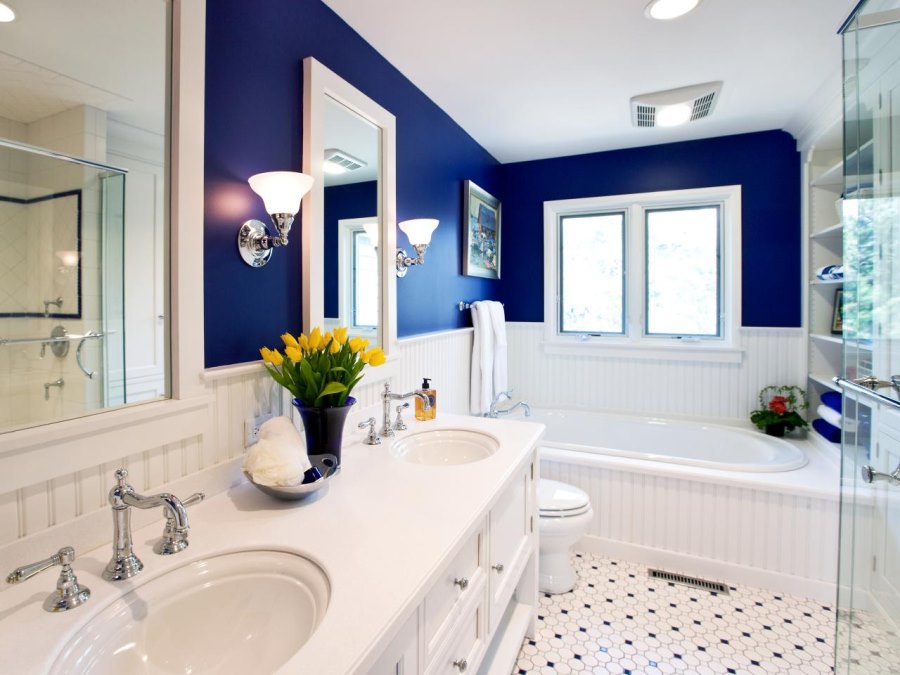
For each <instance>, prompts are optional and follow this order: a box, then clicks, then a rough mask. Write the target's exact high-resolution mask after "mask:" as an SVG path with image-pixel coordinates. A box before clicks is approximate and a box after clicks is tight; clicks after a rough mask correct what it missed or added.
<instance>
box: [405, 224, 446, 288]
mask: <svg viewBox="0 0 900 675" xmlns="http://www.w3.org/2000/svg"><path fill="white" fill-rule="evenodd" d="M438 222H440V221H438V220H436V219H435V218H414V219H413V220H404V221H403V222H402V223H397V227H399V228H400V229H401V230H403V232H404V234H406V237H407V239H409V243H410V244H412V247H413V248H414V249H416V257H415V258H410V257H408V256H407V255H406V251H405V250H403V249H402V248H398V249H397V276H398V277H405V276H406V272H407V271H408V270H409V268H410V267H412V266H413V265H422V264H424V262H425V249H427V248H428V244H430V243H431V233H432V232H434V230H435V228H437V226H438Z"/></svg>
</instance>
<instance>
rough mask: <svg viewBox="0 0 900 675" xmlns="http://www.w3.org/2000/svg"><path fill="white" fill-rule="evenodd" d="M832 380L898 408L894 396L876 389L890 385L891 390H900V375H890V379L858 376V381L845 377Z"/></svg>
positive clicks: (839, 385) (840, 385) (855, 391)
mask: <svg viewBox="0 0 900 675" xmlns="http://www.w3.org/2000/svg"><path fill="white" fill-rule="evenodd" d="M832 382H834V383H835V384H836V385H837V386H838V387H840V388H841V389H848V390H850V391H852V392H854V393H857V394H863V395H865V396H867V397H869V398H874V399H875V400H876V401H878V402H879V403H885V404H887V405H889V406H891V407H892V408H897V409H898V410H900V401H898V400H897V399H896V398H893V397H891V396H888V395H886V394H881V393H879V392H878V391H877V390H878V389H880V388H884V387H892V391H894V392H897V391H900V389H898V387H900V376H896V375H892V376H891V379H890V381H887V380H879V379H877V378H874V377H866V378H860V381H859V382H857V381H855V380H848V379H847V378H845V377H840V376H838V377H835V378H834V379H833V380H832Z"/></svg>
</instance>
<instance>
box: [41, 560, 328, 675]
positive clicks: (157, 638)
mask: <svg viewBox="0 0 900 675" xmlns="http://www.w3.org/2000/svg"><path fill="white" fill-rule="evenodd" d="M144 573H145V574H146V571H145V572H144ZM135 581H137V582H138V583H140V578H139V577H138V578H136V579H135ZM330 595H331V587H330V584H329V582H328V577H327V576H326V575H325V572H324V571H323V570H322V568H321V567H319V566H318V565H316V564H315V563H313V562H312V561H310V560H308V559H306V558H304V557H302V556H299V555H294V554H292V553H285V552H282V551H241V552H237V553H227V554H223V555H218V556H212V557H209V558H206V559H204V560H199V561H196V562H192V563H189V564H187V565H184V566H182V567H178V568H176V569H174V570H172V571H170V572H167V573H166V574H163V575H161V576H159V577H157V578H155V579H152V580H150V581H148V582H147V583H145V584H142V585H140V586H138V587H137V588H135V589H134V590H132V591H129V592H128V593H126V594H125V595H123V596H122V597H121V598H119V599H118V600H116V601H115V602H114V603H113V604H112V605H110V606H109V607H107V608H106V609H104V610H103V611H102V612H101V613H100V614H98V615H97V616H96V617H94V618H92V619H91V620H90V621H89V622H88V623H87V624H86V625H85V626H84V627H82V628H81V629H80V630H79V631H78V633H77V634H76V636H75V637H74V638H72V640H70V641H69V643H68V644H67V645H66V646H65V647H64V648H63V651H62V652H61V653H60V655H59V656H58V657H57V659H56V661H55V662H54V664H53V668H52V670H51V674H52V675H62V673H78V674H85V675H86V674H87V673H90V674H91V675H106V674H107V673H109V674H113V673H116V674H119V675H121V673H141V674H142V675H144V674H150V673H160V674H161V673H166V674H167V675H172V674H175V673H178V674H184V675H188V674H190V675H200V674H201V673H216V674H217V675H218V674H225V673H271V672H273V671H275V670H276V669H277V668H278V667H279V666H281V665H283V664H284V663H285V662H286V661H287V660H288V659H290V658H291V657H292V656H293V655H294V654H295V653H296V652H297V650H298V649H300V647H302V646H303V645H304V644H305V643H306V641H307V640H309V638H310V637H311V636H312V634H313V633H314V632H315V630H316V627H317V626H318V625H319V623H320V622H321V621H322V617H323V615H324V614H325V610H326V608H327V607H328V601H329V598H330Z"/></svg>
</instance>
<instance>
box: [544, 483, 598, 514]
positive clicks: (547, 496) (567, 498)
mask: <svg viewBox="0 0 900 675" xmlns="http://www.w3.org/2000/svg"><path fill="white" fill-rule="evenodd" d="M537 494H538V509H539V510H540V511H573V510H575V509H582V508H584V507H585V506H587V505H588V504H589V503H590V499H589V498H588V496H587V493H586V492H585V491H584V490H582V489H581V488H577V487H575V486H574V485H569V484H568V483H561V482H560V481H558V480H550V479H549V478H541V479H540V480H539V481H538V489H537Z"/></svg>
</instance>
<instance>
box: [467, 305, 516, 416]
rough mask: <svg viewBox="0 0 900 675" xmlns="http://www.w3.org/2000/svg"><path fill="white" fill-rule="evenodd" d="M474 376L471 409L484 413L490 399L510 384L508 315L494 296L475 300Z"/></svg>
mask: <svg viewBox="0 0 900 675" xmlns="http://www.w3.org/2000/svg"><path fill="white" fill-rule="evenodd" d="M472 325H473V326H474V328H475V339H474V340H473V343H472V380H471V389H470V394H471V395H470V397H469V410H470V412H471V413H472V414H473V415H483V414H484V413H486V412H488V411H489V410H490V408H491V402H492V401H493V400H494V397H495V396H496V395H497V394H498V393H499V392H501V391H506V390H507V389H508V388H509V387H508V377H507V372H508V371H507V346H506V316H505V314H504V312H503V305H501V304H500V303H499V302H494V301H493V300H481V301H479V302H473V303H472Z"/></svg>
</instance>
